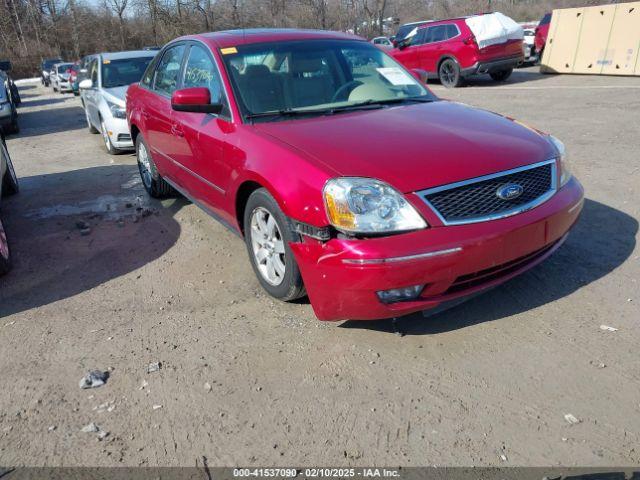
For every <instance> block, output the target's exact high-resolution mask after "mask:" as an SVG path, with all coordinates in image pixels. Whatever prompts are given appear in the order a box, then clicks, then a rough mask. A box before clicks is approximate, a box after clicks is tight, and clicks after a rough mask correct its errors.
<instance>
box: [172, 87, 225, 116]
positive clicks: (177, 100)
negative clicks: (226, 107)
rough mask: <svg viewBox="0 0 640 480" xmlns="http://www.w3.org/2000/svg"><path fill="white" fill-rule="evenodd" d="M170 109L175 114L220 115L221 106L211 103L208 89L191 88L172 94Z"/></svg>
mask: <svg viewBox="0 0 640 480" xmlns="http://www.w3.org/2000/svg"><path fill="white" fill-rule="evenodd" d="M171 108H173V109H174V110H176V111H177V112H195V113H220V112H221V111H222V108H223V105H222V104H221V103H211V92H209V89H208V88H205V87H192V88H183V89H181V90H176V91H175V92H173V95H171Z"/></svg>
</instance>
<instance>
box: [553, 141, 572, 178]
mask: <svg viewBox="0 0 640 480" xmlns="http://www.w3.org/2000/svg"><path fill="white" fill-rule="evenodd" d="M549 141H550V142H551V143H552V144H553V146H554V147H555V149H556V151H557V152H558V157H557V158H558V168H559V169H560V187H563V186H564V185H566V183H567V182H568V181H569V180H571V166H570V165H569V160H568V159H567V149H566V148H565V146H564V143H562V142H561V141H560V140H558V139H557V138H556V137H554V136H553V135H549Z"/></svg>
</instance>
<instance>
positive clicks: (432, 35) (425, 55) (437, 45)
mask: <svg viewBox="0 0 640 480" xmlns="http://www.w3.org/2000/svg"><path fill="white" fill-rule="evenodd" d="M453 27H454V29H455V25H453ZM450 29H451V26H450V25H448V24H443V25H432V26H430V27H428V28H427V32H426V38H425V43H424V45H423V46H422V48H421V49H420V62H421V63H422V65H424V66H423V68H424V69H425V70H426V71H427V72H432V73H435V72H437V71H438V61H439V60H440V58H442V56H443V55H445V54H447V53H449V54H451V53H452V52H451V49H450V48H448V47H449V45H448V42H447V40H448V39H449V37H448V31H449V30H450Z"/></svg>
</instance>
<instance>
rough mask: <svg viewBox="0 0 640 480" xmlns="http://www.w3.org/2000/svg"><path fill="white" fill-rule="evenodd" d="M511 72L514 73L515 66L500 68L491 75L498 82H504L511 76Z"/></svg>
mask: <svg viewBox="0 0 640 480" xmlns="http://www.w3.org/2000/svg"><path fill="white" fill-rule="evenodd" d="M511 73H513V68H508V69H506V70H500V71H498V72H491V73H490V74H489V75H490V76H491V78H493V79H494V80H495V81H496V82H504V81H505V80H506V79H507V78H509V77H510V76H511Z"/></svg>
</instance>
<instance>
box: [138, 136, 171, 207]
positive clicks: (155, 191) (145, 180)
mask: <svg viewBox="0 0 640 480" xmlns="http://www.w3.org/2000/svg"><path fill="white" fill-rule="evenodd" d="M136 159H137V160H138V171H139V172H140V178H141V179H142V185H143V186H144V189H145V190H146V191H147V193H148V194H149V195H151V196H152V197H153V198H166V197H168V196H170V195H172V194H173V193H174V190H173V187H172V186H171V185H169V184H168V183H167V182H166V181H165V180H164V178H162V175H160V173H158V169H157V168H156V164H155V163H154V162H153V158H152V157H151V153H150V152H149V148H148V147H147V143H146V142H145V141H144V138H142V135H141V134H138V136H137V137H136Z"/></svg>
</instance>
